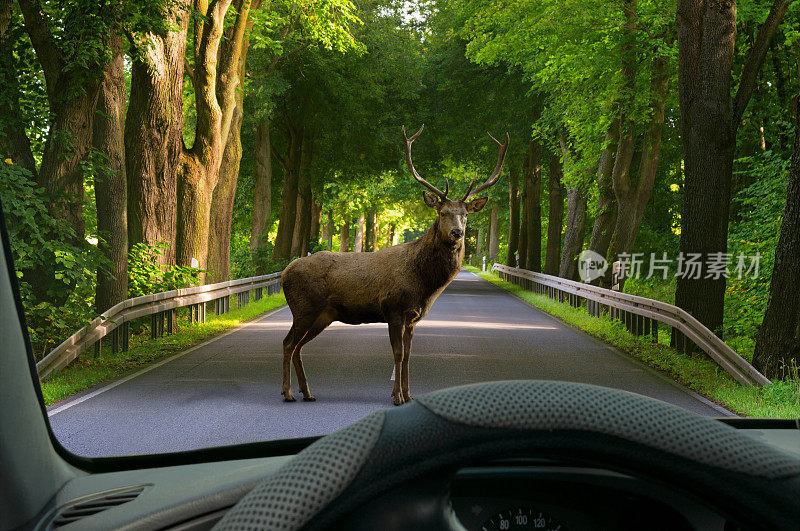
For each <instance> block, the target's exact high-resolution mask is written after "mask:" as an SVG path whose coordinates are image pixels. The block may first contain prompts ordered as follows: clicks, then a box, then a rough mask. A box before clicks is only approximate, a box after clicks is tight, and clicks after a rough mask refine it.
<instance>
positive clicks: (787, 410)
mask: <svg viewBox="0 0 800 531" xmlns="http://www.w3.org/2000/svg"><path fill="white" fill-rule="evenodd" d="M465 268H466V269H468V270H469V271H472V272H473V273H476V274H477V275H479V276H480V277H482V278H484V279H486V280H488V281H489V282H491V283H492V284H495V285H497V286H499V287H501V288H503V289H505V290H506V291H509V292H511V293H513V294H514V295H516V296H517V297H519V298H521V299H523V300H524V301H526V302H528V303H529V304H531V305H532V306H536V307H537V308H540V309H542V310H544V311H546V312H547V313H549V314H551V315H553V316H554V317H556V318H558V319H560V320H561V321H563V322H564V323H566V324H569V325H571V326H574V327H576V328H579V329H580V330H583V331H584V332H586V333H588V334H590V335H592V336H595V337H597V338H599V339H602V340H603V341H605V342H606V343H609V344H611V345H613V346H615V347H617V348H618V349H620V350H622V351H623V352H627V353H629V354H631V355H632V356H634V357H635V358H637V359H639V360H641V361H643V362H644V363H646V364H647V365H649V366H651V367H654V368H656V369H658V370H659V371H661V372H663V373H665V374H667V375H669V376H670V377H671V378H673V379H675V380H676V381H678V382H680V383H681V384H683V385H685V386H686V387H688V388H690V389H692V390H693V391H695V392H697V393H699V394H701V395H703V396H705V397H707V398H708V399H710V400H712V401H714V402H717V403H718V404H721V405H723V406H724V407H726V408H727V409H729V410H731V411H734V412H736V413H738V414H740V415H744V416H748V417H773V418H776V417H777V418H798V417H800V382H798V381H790V380H784V381H775V382H773V384H772V385H769V386H766V387H763V388H753V387H745V386H743V385H741V384H739V383H738V382H736V381H735V380H734V379H733V378H731V377H730V376H729V375H728V374H727V373H726V372H725V371H723V370H722V369H721V368H720V367H719V366H718V365H717V364H716V363H714V362H713V361H711V360H710V359H708V358H707V357H705V356H702V355H686V354H682V353H679V352H677V351H676V350H674V349H672V348H670V347H669V344H668V343H669V342H668V338H666V333H665V331H662V334H661V335H660V337H659V342H658V343H651V342H650V341H649V340H644V339H640V338H637V337H636V336H634V335H633V334H631V333H629V332H628V331H627V330H626V329H625V327H624V326H623V325H622V323H620V322H618V321H614V320H612V319H609V318H607V317H602V318H598V317H592V316H590V315H589V314H588V313H587V312H586V310H585V309H583V308H573V307H572V306H569V305H568V304H565V303H560V302H557V301H555V300H552V299H550V298H548V297H546V296H544V295H537V294H535V293H532V292H530V291H526V290H523V289H522V288H520V287H519V286H517V285H516V284H512V283H510V282H505V281H503V280H500V279H499V278H497V277H496V276H494V275H493V274H491V273H482V272H481V271H480V269H478V268H475V267H471V266H465Z"/></svg>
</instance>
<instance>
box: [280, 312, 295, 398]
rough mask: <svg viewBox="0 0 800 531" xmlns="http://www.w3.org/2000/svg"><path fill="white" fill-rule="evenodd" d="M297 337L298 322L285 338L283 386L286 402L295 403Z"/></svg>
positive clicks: (293, 324)
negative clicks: (293, 372) (293, 380)
mask: <svg viewBox="0 0 800 531" xmlns="http://www.w3.org/2000/svg"><path fill="white" fill-rule="evenodd" d="M296 335H297V321H295V322H294V323H292V327H291V328H290V329H289V333H288V334H286V337H285V338H283V386H282V387H281V394H282V395H283V401H284V402H294V401H295V398H294V395H293V394H292V365H291V362H292V354H293V353H294V348H295V345H296V344H297V342H296V341H295V336H296Z"/></svg>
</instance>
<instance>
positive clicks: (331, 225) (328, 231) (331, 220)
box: [325, 210, 336, 251]
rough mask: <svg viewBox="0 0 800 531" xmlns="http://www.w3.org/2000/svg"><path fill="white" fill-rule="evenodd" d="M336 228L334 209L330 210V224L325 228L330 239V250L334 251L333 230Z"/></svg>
mask: <svg viewBox="0 0 800 531" xmlns="http://www.w3.org/2000/svg"><path fill="white" fill-rule="evenodd" d="M335 230H336V225H334V224H333V210H328V225H327V228H326V230H325V232H326V237H327V240H328V250H329V251H333V231H335Z"/></svg>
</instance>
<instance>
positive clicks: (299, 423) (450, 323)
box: [49, 272, 727, 456]
mask: <svg viewBox="0 0 800 531" xmlns="http://www.w3.org/2000/svg"><path fill="white" fill-rule="evenodd" d="M291 322H292V319H291V313H290V312H289V309H288V308H286V307H284V308H281V309H279V310H277V311H275V312H273V313H271V314H267V315H265V316H262V317H261V318H259V319H257V320H255V321H252V322H250V323H247V324H245V325H244V326H243V327H241V328H239V329H237V330H235V331H233V332H229V333H227V334H225V335H223V336H220V337H218V338H216V339H213V340H211V341H209V342H207V343H204V344H202V345H200V346H199V347H195V348H194V349H190V350H189V351H187V352H186V353H182V354H179V355H177V356H174V357H173V358H171V359H170V360H168V361H167V362H165V363H162V364H159V365H157V366H154V367H150V368H148V369H145V370H144V371H141V372H140V373H137V374H136V375H133V377H129V378H127V379H123V380H120V381H117V382H114V383H112V384H110V385H106V386H103V387H99V388H96V389H90V390H89V391H87V392H85V393H82V394H80V395H77V396H75V397H72V398H70V399H67V400H65V401H62V402H60V403H58V404H55V405H53V406H51V407H50V408H49V414H50V421H51V423H52V426H53V430H54V431H55V434H56V435H57V437H58V438H59V440H60V441H61V442H62V444H64V446H65V447H66V448H68V449H69V450H71V451H72V452H74V453H77V454H80V455H85V456H103V455H124V454H140V453H154V452H168V451H180V450H189V449H194V448H202V447H206V446H216V445H228V444H236V443H244V442H252V441H261V440H268V439H276V438H288V437H302V436H308V435H319V434H324V433H328V432H330V431H333V430H336V429H338V428H341V427H343V426H346V425H348V424H350V423H352V422H354V421H355V420H357V419H359V418H361V417H363V416H364V415H367V414H368V413H370V412H372V411H375V410H376V409H380V408H390V407H393V406H392V405H391V397H390V395H391V391H392V384H393V382H391V381H390V377H391V375H392V367H393V360H392V354H391V349H390V346H389V337H388V332H387V328H386V325H385V324H368V325H358V326H351V325H345V324H341V323H334V324H333V325H331V326H330V327H329V328H328V329H327V330H326V331H325V332H323V333H322V334H321V335H320V336H319V337H317V338H316V339H315V340H314V341H312V342H311V343H309V344H308V345H306V347H305V348H304V350H303V361H304V364H305V368H306V373H307V374H308V378H309V382H310V385H311V390H312V392H313V393H314V395H315V396H316V397H317V401H316V402H303V401H300V400H298V401H297V402H295V403H284V402H283V401H282V397H281V394H280V388H281V358H282V341H283V337H284V336H285V335H286V332H287V331H288V329H289V327H290V326H291ZM292 378H293V384H292V385H293V390H294V392H295V395H298V391H297V382H296V379H295V377H294V374H293V375H292ZM523 378H524V379H553V380H565V381H572V382H584V383H592V384H596V385H603V386H607V387H614V388H619V389H625V390H628V391H633V392H635V393H639V394H643V395H647V396H651V397H655V398H658V399H661V400H665V401H667V402H671V403H673V404H677V405H679V406H681V407H683V408H686V409H689V410H691V411H694V412H696V413H699V414H702V415H710V416H724V415H726V414H727V412H726V411H725V410H723V409H721V408H720V407H719V406H716V405H714V404H712V403H710V402H709V401H707V400H705V399H704V398H702V397H700V396H698V395H696V394H694V393H692V392H690V391H688V390H686V389H685V388H683V387H681V386H679V385H678V384H676V383H674V382H672V381H671V380H669V379H667V378H666V377H664V376H662V375H660V374H658V373H657V372H655V371H653V370H652V369H649V368H647V367H645V366H644V365H642V364H641V363H639V362H637V361H635V360H633V359H631V358H630V357H629V356H627V355H625V354H623V353H621V352H619V351H617V350H615V349H613V348H611V347H609V346H608V345H606V344H604V343H602V342H601V341H599V340H596V339H594V338H591V337H589V336H587V335H586V334H584V333H582V332H580V331H578V330H575V329H573V328H571V327H569V326H567V325H564V324H562V323H561V322H559V321H557V320H555V319H553V318H552V317H550V316H549V315H547V314H545V313H543V312H541V311H539V310H536V309H534V308H532V307H530V306H529V305H527V304H526V303H524V302H522V301H521V300H519V299H517V298H516V297H514V296H513V295H510V294H508V293H507V292H505V291H503V290H501V289H500V288H497V287H496V286H493V285H492V284H490V283H488V282H486V281H484V280H482V279H480V278H479V277H477V276H476V275H473V274H472V273H468V272H462V273H461V274H459V276H458V278H457V279H456V280H455V281H453V283H452V284H451V285H450V286H449V287H448V288H447V290H446V291H445V292H444V293H443V294H442V296H441V297H439V299H438V300H437V301H436V303H435V304H434V305H433V308H432V309H431V312H430V313H429V314H428V316H427V317H426V318H425V319H423V320H422V322H420V324H419V325H417V329H416V332H415V334H414V342H413V347H412V359H411V392H412V394H415V395H419V394H422V393H426V392H429V391H434V390H436V389H441V388H444V387H450V386H454V385H461V384H467V383H474V382H481V381H486V380H508V379H523Z"/></svg>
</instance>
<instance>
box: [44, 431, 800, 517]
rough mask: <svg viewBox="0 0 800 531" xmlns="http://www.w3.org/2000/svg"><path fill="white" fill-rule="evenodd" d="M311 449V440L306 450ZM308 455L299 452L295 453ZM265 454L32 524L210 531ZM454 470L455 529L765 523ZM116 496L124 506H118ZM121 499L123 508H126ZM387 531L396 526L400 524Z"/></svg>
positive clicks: (511, 472)
mask: <svg viewBox="0 0 800 531" xmlns="http://www.w3.org/2000/svg"><path fill="white" fill-rule="evenodd" d="M726 422H727V423H729V424H732V425H734V426H735V427H737V428H739V429H743V430H744V431H745V432H746V433H748V434H749V435H750V436H752V437H756V438H761V439H763V440H764V441H765V442H767V443H769V444H771V445H774V446H776V447H779V448H781V449H783V450H786V451H789V452H792V453H794V454H796V455H798V456H800V430H798V427H797V425H796V424H795V423H794V422H787V421H783V424H782V426H783V428H782V429H762V428H761V427H758V428H757V427H756V426H758V425H757V422H758V421H754V420H750V419H736V420H735V421H730V420H728V421H726ZM773 424H774V423H773ZM309 442H310V441H303V445H305V444H308V443H309ZM261 444H267V443H260V444H259V447H260V446H261ZM271 444H273V445H274V444H276V443H271ZM264 448H266V446H264ZM299 449H300V447H298V448H295V449H294V450H292V453H294V452H296V451H298V450H299ZM255 451H258V452H257V453H261V455H264V453H262V452H261V451H260V450H258V447H256V449H255V450H252V449H251V450H247V451H246V448H244V447H238V448H237V447H225V448H219V449H209V450H206V451H203V452H202V453H201V454H198V455H199V456H200V457H198V459H197V462H193V463H188V462H187V463H186V464H182V465H177V466H163V465H164V464H165V462H167V463H168V462H169V461H173V462H174V461H175V460H177V459H178V458H183V459H186V458H187V456H186V455H183V456H182V455H181V454H175V455H176V456H177V457H175V458H169V456H165V455H162V456H158V460H159V461H160V463H161V466H152V467H146V466H140V467H139V468H136V469H131V470H119V471H114V472H103V473H94V474H88V473H84V474H82V475H80V476H78V477H75V478H73V479H72V480H70V481H69V482H67V483H66V484H65V485H64V486H63V487H62V488H61V490H60V491H59V493H58V494H57V495H56V496H55V497H54V498H53V499H52V500H51V502H50V504H49V505H48V506H47V507H46V508H45V509H44V510H43V511H42V513H41V514H40V515H39V517H38V518H37V519H36V523H34V524H33V525H32V526H31V527H32V528H34V529H41V530H47V529H58V530H59V531H70V530H73V529H76V530H77V529H79V530H82V531H83V530H92V529H98V530H105V529H117V528H123V527H124V528H125V529H146V530H152V529H163V530H166V529H170V530H175V531H178V530H180V531H190V530H191V531H200V530H206V529H210V528H211V527H213V525H214V524H215V523H216V522H217V521H219V519H220V518H222V517H223V516H224V514H225V513H226V512H227V511H228V510H230V508H231V507H232V506H233V505H235V504H236V502H237V501H238V500H239V499H241V498H242V497H243V496H244V495H245V494H246V493H247V492H249V491H250V490H251V489H252V488H253V487H255V486H256V485H257V484H258V483H260V482H261V481H262V480H263V479H264V478H266V477H268V476H270V475H272V474H274V473H275V472H276V471H277V470H278V469H279V468H280V467H281V466H282V465H283V464H285V463H287V462H288V461H289V460H290V459H291V456H290V455H280V456H274V457H257V458H255V457H251V458H248V459H235V458H233V457H232V456H235V455H237V454H238V455H239V456H241V457H245V455H244V454H249V455H251V456H252V455H253V453H252V452H255ZM217 452H219V454H217ZM223 456H224V457H223ZM168 458H169V459H168ZM140 465H141V464H140ZM448 473H451V474H453V475H452V479H451V480H450V481H449V486H448V488H447V492H446V493H442V494H437V496H439V498H440V499H439V500H437V505H438V506H439V507H441V508H442V510H443V511H444V512H447V513H448V521H449V523H450V524H451V525H450V526H449V527H450V528H454V529H461V528H463V529H467V530H481V531H484V530H485V531H490V530H495V529H501V530H513V529H536V530H545V531H555V530H558V531H566V530H570V531H575V530H585V529H602V530H633V529H648V530H658V529H665V530H666V529H669V530H683V529H698V530H720V531H733V530H737V529H750V528H758V524H757V522H756V523H753V522H749V523H748V524H742V523H741V522H739V521H737V520H736V519H735V518H732V517H731V516H730V515H729V514H727V512H726V507H725V500H701V499H698V498H697V497H696V496H693V495H692V494H690V493H688V489H686V490H684V489H682V488H681V486H677V485H669V484H663V483H660V482H658V481H656V480H655V479H653V478H648V479H643V478H637V477H632V476H629V475H626V474H624V473H620V472H618V471H612V470H606V469H602V468H593V467H591V466H587V465H585V464H578V463H565V462H555V461H551V460H546V459H540V458H525V459H523V458H514V459H501V460H494V461H490V462H485V463H471V464H469V465H467V466H464V467H462V468H460V469H459V470H457V471H450V472H448ZM131 492H133V493H134V494H131ZM397 494H399V495H401V496H402V497H404V498H414V497H415V496H416V498H417V499H418V500H420V501H423V502H424V501H425V499H426V498H425V496H427V494H426V493H424V492H418V493H414V492H409V491H404V492H401V493H397ZM98 497H105V498H104V500H106V501H101V502H98V503H94V502H93V500H97V499H98ZM109 499H111V500H116V502H118V503H110V504H109V503H108V501H107V500H109ZM120 499H122V500H123V501H122V502H119V500H120ZM334 503H335V502H334ZM87 504H88V505H89V506H91V507H92V508H91V509H90V510H87V509H86V507H87ZM76 506H77V507H78V509H80V510H79V511H77V512H78V513H80V514H79V516H80V518H78V519H75V520H72V521H65V520H64V518H63V517H64V514H65V512H66V511H70V510H74V509H75V508H76ZM412 506H413V504H412ZM73 512H74V511H73ZM734 512H735V511H734ZM359 521H362V519H361V518H360V514H359V511H356V512H355V513H354V514H350V515H348V517H347V518H344V519H343V520H342V521H341V522H340V524H341V525H340V526H339V527H340V528H342V529H353V528H359V525H358V523H359ZM312 525H313V522H312ZM381 528H386V529H390V528H391V526H389V527H385V526H381ZM373 529H374V528H373ZM397 529H400V528H399V527H398V528H397ZM418 531H419V530H418Z"/></svg>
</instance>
